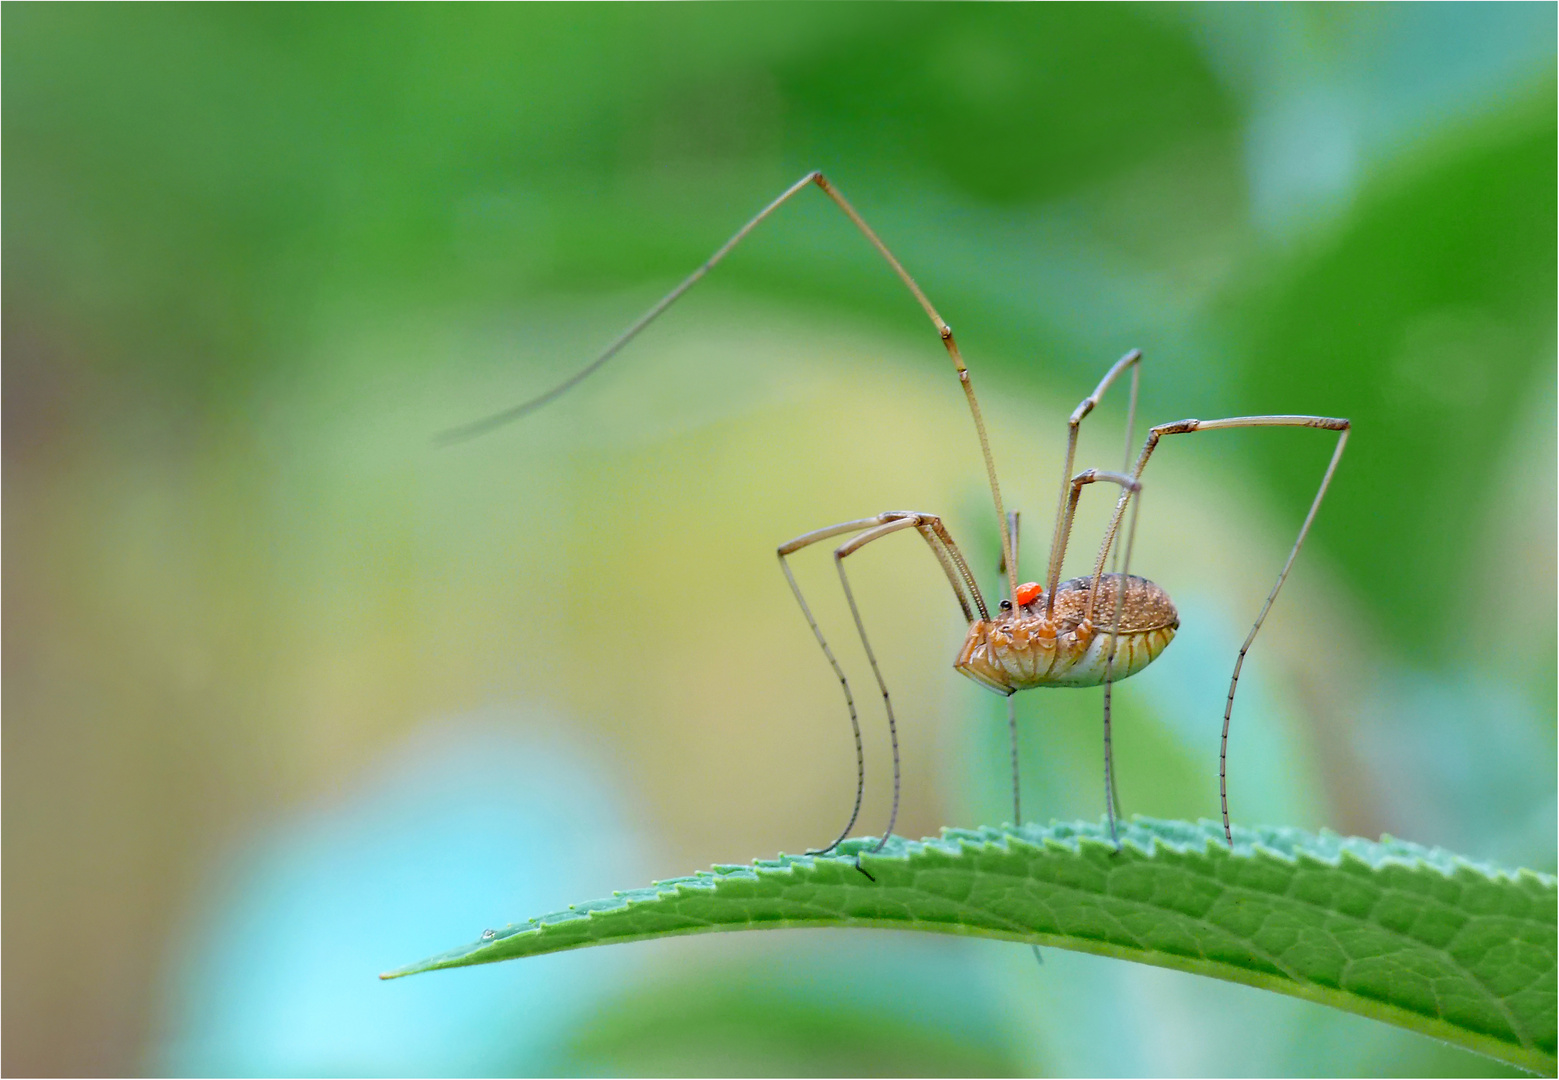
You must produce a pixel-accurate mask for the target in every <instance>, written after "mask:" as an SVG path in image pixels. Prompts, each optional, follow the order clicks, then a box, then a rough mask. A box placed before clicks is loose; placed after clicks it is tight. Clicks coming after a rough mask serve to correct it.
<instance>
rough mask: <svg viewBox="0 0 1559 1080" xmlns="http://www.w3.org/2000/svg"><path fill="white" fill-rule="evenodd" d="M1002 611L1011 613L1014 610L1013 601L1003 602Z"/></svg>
mask: <svg viewBox="0 0 1559 1080" xmlns="http://www.w3.org/2000/svg"><path fill="white" fill-rule="evenodd" d="M1001 609H1002V610H1003V611H1011V610H1012V601H1011V600H1003V601H1002V602H1001Z"/></svg>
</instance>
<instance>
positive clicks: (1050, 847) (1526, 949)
mask: <svg viewBox="0 0 1559 1080" xmlns="http://www.w3.org/2000/svg"><path fill="white" fill-rule="evenodd" d="M1234 835H1235V846H1234V848H1233V849H1232V850H1230V849H1229V848H1228V847H1227V846H1225V844H1224V842H1223V836H1222V830H1221V828H1220V827H1219V826H1217V825H1216V824H1213V823H1211V822H1201V823H1198V824H1191V823H1188V822H1171V821H1155V820H1152V819H1147V818H1137V819H1134V820H1133V821H1132V822H1131V823H1130V824H1128V825H1125V826H1124V827H1123V828H1122V830H1121V834H1120V836H1121V846H1120V848H1119V849H1117V848H1116V847H1115V846H1114V845H1113V844H1112V843H1111V842H1110V840H1109V838H1108V835H1107V833H1106V831H1105V830H1104V828H1103V827H1102V826H1100V825H1095V824H1087V823H1076V824H1052V825H1050V826H1048V827H1041V826H1035V825H1026V826H1022V827H1019V828H982V829H974V830H963V829H950V830H947V831H946V832H945V833H944V835H943V836H942V837H941V838H940V839H932V840H922V841H918V842H917V841H909V840H903V839H900V838H897V837H893V838H890V839H889V841H888V843H887V844H886V845H885V846H884V847H883V850H882V851H880V852H876V853H873V852H872V848H873V847H874V846H875V845H876V841H875V840H873V839H870V838H864V839H858V840H851V841H847V842H846V843H845V844H843V845H841V846H840V848H839V849H838V850H837V851H836V852H835V853H834V854H831V855H826V856H781V857H780V858H778V859H774V860H765V861H759V862H756V863H754V864H752V865H751V866H717V867H715V868H714V869H713V870H712V871H710V872H705V873H699V874H695V875H693V876H691V877H684V878H673V879H671V880H668V881H662V882H657V883H656V884H654V885H652V886H651V887H649V888H647V889H634V890H631V891H627V892H620V893H616V894H614V895H613V896H612V897H610V898H609V899H605V900H597V901H593V902H589V903H584V904H577V905H575V906H573V907H570V908H569V909H568V910H567V911H562V912H557V913H554V914H551V915H543V916H541V917H540V918H536V919H531V920H530V921H528V922H524V923H518V924H514V925H511V926H508V927H505V928H504V929H502V930H497V931H488V932H487V933H485V934H484V935H483V937H482V940H480V941H477V942H476V943H474V944H472V945H469V946H466V947H464V948H460V949H455V950H453V951H451V952H448V953H444V954H442V955H440V956H435V957H432V958H430V959H428V960H424V961H422V962H421V963H417V964H413V965H410V966H409V967H405V968H401V969H399V970H397V971H392V972H387V973H386V974H385V975H384V976H383V977H384V978H395V977H399V976H403V975H412V974H416V973H418V972H423V971H433V970H436V969H439V968H450V967H463V966H466V965H470V964H485V963H492V962H494V961H498V960H509V959H513V958H516V957H520V956H532V955H537V954H540V953H548V952H557V951H559V950H563V949H573V948H580V947H582V946H586V945H599V944H606V943H608V942H614V941H638V940H642V939H645V938H654V937H666V936H672V935H677V934H696V933H704V932H710V931H719V930H761V929H779V928H783V927H819V926H857V927H860V926H874V927H884V928H893V929H904V930H932V931H937V932H940V933H950V934H968V935H974V936H980V937H993V938H1005V939H1010V940H1013V941H1024V942H1032V943H1034V944H1038V945H1044V946H1048V947H1052V948H1062V949H1074V950H1077V951H1081V952H1091V953H1099V954H1102V955H1106V956H1115V957H1120V958H1122V959H1128V960H1135V961H1138V962H1139V963H1146V964H1156V965H1158V966H1160V967H1168V968H1175V969H1178V970H1182V971H1190V972H1195V973H1198V974H1203V975H1208V976H1212V977H1214V978H1221V979H1226V980H1230V981H1233V982H1240V983H1246V984H1248V985H1251V986H1259V987H1264V988H1266V989H1269V990H1275V991H1277V992H1279V993H1285V994H1291V995H1293V996H1295V997H1302V998H1307V999H1309V1000H1312V1001H1319V1002H1322V1003H1324V1004H1328V1005H1332V1006H1335V1007H1337V1008H1341V1009H1346V1010H1348V1011H1350V1012H1354V1013H1359V1014H1362V1015H1365V1016H1370V1017H1374V1018H1376V1019H1379V1020H1384V1021H1387V1022H1389V1023H1393V1024H1397V1025H1399V1026H1402V1027H1406V1028H1409V1029H1412V1030H1415V1031H1420V1032H1423V1033H1425V1034H1428V1035H1432V1036H1434V1037H1436V1038H1440V1039H1444V1040H1446V1041H1448V1042H1452V1043H1456V1044H1458V1045H1461V1046H1465V1047H1467V1048H1469V1049H1472V1050H1476V1051H1479V1052H1481V1053H1484V1054H1488V1055H1490V1056H1492V1057H1497V1058H1500V1059H1502V1060H1504V1061H1509V1062H1511V1063H1513V1064H1516V1065H1520V1066H1522V1067H1524V1068H1528V1069H1532V1070H1535V1071H1541V1072H1546V1073H1550V1074H1551V1073H1553V1072H1554V1069H1555V1043H1556V1038H1555V1027H1556V990H1559V986H1556V969H1555V939H1556V919H1559V916H1556V912H1559V893H1556V888H1555V880H1554V879H1553V878H1552V877H1548V876H1546V875H1542V874H1537V873H1534V872H1532V871H1528V870H1521V871H1516V872H1508V871H1500V870H1495V869H1493V868H1490V867H1487V866H1483V865H1480V864H1477V863H1473V862H1469V861H1467V860H1465V859H1461V858H1459V857H1457V856H1454V855H1451V854H1449V853H1447V852H1444V851H1441V850H1439V849H1431V848H1424V847H1419V846H1418V845H1415V844H1409V843H1405V842H1402V841H1398V840H1392V839H1389V838H1387V839H1384V840H1382V841H1380V842H1373V841H1368V840H1361V839H1357V838H1345V837H1339V836H1336V835H1334V834H1330V833H1322V834H1320V835H1313V834H1310V833H1305V832H1302V831H1300V830H1296V829H1281V828H1264V829H1240V828H1237V829H1236V830H1235V833H1234ZM857 857H858V858H859V861H860V867H861V869H862V870H865V871H867V872H868V873H869V874H870V875H871V877H870V878H868V877H867V876H866V874H864V873H861V872H860V871H858V870H857V869H856V860H857ZM873 879H875V880H873Z"/></svg>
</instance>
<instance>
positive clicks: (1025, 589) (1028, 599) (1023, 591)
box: [1015, 581, 1045, 607]
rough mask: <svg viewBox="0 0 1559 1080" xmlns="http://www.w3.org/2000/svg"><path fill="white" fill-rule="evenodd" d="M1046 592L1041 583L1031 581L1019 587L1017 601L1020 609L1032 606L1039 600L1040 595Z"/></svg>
mask: <svg viewBox="0 0 1559 1080" xmlns="http://www.w3.org/2000/svg"><path fill="white" fill-rule="evenodd" d="M1044 591H1045V590H1044V589H1042V588H1041V587H1040V585H1039V582H1037V581H1030V582H1027V583H1025V584H1023V585H1019V586H1018V595H1017V596H1016V598H1015V599H1016V600H1017V601H1018V606H1019V607H1024V606H1027V605H1028V604H1032V603H1033V602H1034V601H1035V600H1038V599H1039V594H1040V593H1042V592H1044Z"/></svg>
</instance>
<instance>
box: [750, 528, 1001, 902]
mask: <svg viewBox="0 0 1559 1080" xmlns="http://www.w3.org/2000/svg"><path fill="white" fill-rule="evenodd" d="M905 528H914V529H916V531H918V532H919V533H920V535H921V536H922V537H923V538H924V539H925V541H926V544H927V546H929V547H930V548H931V551H932V553H933V554H934V555H935V556H936V558H937V562H938V564H939V565H941V567H942V569H943V571H944V572H945V573H946V574H947V579H948V583H949V584H950V585H951V586H952V588H953V593H954V595H955V596H956V597H957V598H958V603H959V606H960V607H961V608H962V609H963V612H964V617H965V619H966V620H969V621H973V618H974V615H973V611H972V610H971V607H970V599H971V598H972V600H973V603H974V607H975V609H977V610H978V611H979V612H980V617H981V618H982V619H983V618H988V617H989V614H988V612H987V611H986V607H985V599H984V597H983V596H981V595H980V591H979V587H978V586H977V585H976V584H975V582H974V575H973V574H971V573H970V571H969V567H968V565H967V564H966V563H965V562H964V558H963V555H962V553H961V552H959V550H958V547H957V545H956V544H955V543H954V542H953V538H952V536H951V535H950V534H949V533H948V532H947V530H946V528H945V527H944V526H943V525H942V521H941V519H940V518H938V517H936V516H935V515H933V514H915V513H908V512H902V511H896V512H890V513H886V514H878V515H877V516H876V517H870V518H859V519H857V520H855V521H846V522H842V523H840V524H838V525H830V526H828V527H826V528H822V529H815V530H813V531H812V532H809V533H804V534H802V535H801V536H798V537H796V538H795V539H794V540H791V541H790V542H788V543H785V544H782V545H780V547H779V548H778V555H779V560H780V569H781V570H782V571H783V572H784V574H785V580H786V581H787V582H788V583H789V584H790V589H791V592H792V593H794V594H795V597H796V602H797V603H798V604H799V605H800V606H801V613H802V614H803V615H804V616H805V617H806V620H807V625H808V626H810V627H811V628H812V633H813V635H814V636H815V637H816V638H817V643H818V645H820V646H821V647H822V649H823V655H824V656H825V657H827V659H828V663H829V666H830V667H832V668H833V670H834V674H835V675H836V676H837V677H838V679H839V686H840V688H841V689H842V690H843V691H844V699H845V706H846V708H848V710H849V713H850V729H851V732H852V733H853V734H854V737H855V805H854V807H853V809H852V810H851V811H850V820H849V822H848V823H847V824H846V825H845V827H844V830H843V831H842V832H840V834H839V836H838V837H837V838H836V839H835V840H834V842H833V843H831V844H829V845H828V846H827V847H824V848H818V849H814V850H811V851H808V852H807V854H808V855H824V854H827V853H828V852H830V851H832V850H834V848H836V847H838V846H839V845H840V844H841V843H842V842H843V841H844V839H845V838H846V837H847V836H849V835H850V831H851V830H852V829H854V828H855V823H856V821H857V819H858V818H859V817H860V813H861V800H862V798H863V795H864V793H865V788H866V758H865V752H864V750H863V748H862V744H861V723H860V717H859V715H858V713H857V712H856V708H855V697H854V695H853V694H852V693H851V692H850V681H849V679H847V678H846V677H845V673H844V669H843V668H842V667H841V666H840V664H839V661H838V659H837V658H836V657H835V656H834V653H833V650H832V649H831V648H830V647H829V644H828V639H827V638H826V637H824V636H823V631H822V628H821V627H819V626H818V623H817V619H816V618H815V617H814V616H813V614H812V609H811V607H810V606H809V605H808V604H807V600H806V597H805V595H803V594H802V591H801V586H800V584H799V583H798V582H797V581H796V577H795V575H794V574H793V573H792V572H791V569H790V563H789V562H787V561H786V557H787V556H789V555H792V554H794V553H795V552H797V551H799V550H801V549H802V548H804V547H807V546H809V545H811V544H815V543H817V542H818V541H820V540H827V539H830V538H832V537H835V536H842V535H844V534H846V533H852V532H853V533H861V532H863V531H866V530H869V531H868V532H866V533H865V535H864V536H861V537H857V538H856V540H855V541H852V542H851V545H849V549H850V550H851V551H853V550H856V549H857V548H859V547H860V546H861V545H863V544H865V543H869V542H870V541H871V540H873V539H876V538H877V537H878V536H885V535H887V534H888V533H890V532H897V531H899V530H900V529H905ZM846 554H848V552H846ZM840 573H841V576H843V568H842V566H841V570H840ZM964 587H967V588H968V589H969V594H970V596H969V598H966V597H965V595H964ZM845 592H846V595H847V597H848V595H849V583H848V581H847V582H846V583H845ZM850 607H851V610H852V612H855V602H854V599H853V598H851V600H850ZM855 616H856V626H857V628H858V629H859V628H860V614H859V612H855ZM862 641H863V643H865V634H864V630H863V631H862ZM867 655H868V656H870V655H871V646H870V645H869V644H868V645H867ZM872 663H873V668H874V669H875V667H876V661H875V659H873V662H872ZM878 681H879V683H880V682H881V676H880V674H879V678H878ZM884 693H886V690H884ZM892 722H893V716H892V709H891V706H890V708H889V724H890V731H891V729H892ZM893 739H894V785H893V791H894V807H895V816H896V815H897V804H898V753H897V748H898V741H897V735H896V734H894V736H893ZM880 848H881V845H878V850H880ZM862 873H865V871H864V870H863V871H862ZM867 876H868V877H870V876H871V875H870V874H867Z"/></svg>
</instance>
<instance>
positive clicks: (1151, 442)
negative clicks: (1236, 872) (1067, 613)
mask: <svg viewBox="0 0 1559 1080" xmlns="http://www.w3.org/2000/svg"><path fill="white" fill-rule="evenodd" d="M1247 427H1304V428H1318V429H1320V430H1322V431H1335V432H1337V433H1338V434H1337V446H1336V449H1334V450H1333V451H1332V458H1331V460H1330V461H1329V462H1327V465H1326V472H1325V474H1324V475H1323V476H1322V477H1321V485H1320V487H1318V488H1317V489H1316V492H1315V498H1314V499H1313V500H1311V502H1310V510H1309V512H1308V513H1307V514H1305V520H1304V524H1302V525H1300V526H1299V535H1298V536H1297V537H1295V538H1294V546H1293V547H1292V548H1290V549H1289V552H1288V558H1287V559H1285V560H1284V562H1283V569H1282V570H1280V571H1278V576H1277V581H1275V582H1273V584H1272V591H1271V592H1269V593H1267V599H1266V601H1265V602H1264V603H1263V604H1262V605H1261V611H1260V612H1258V613H1257V615H1256V621H1255V623H1254V624H1253V625H1252V626H1251V628H1250V633H1249V634H1247V635H1245V642H1244V644H1242V645H1241V646H1240V652H1239V655H1238V656H1237V657H1236V658H1235V661H1234V674H1233V676H1232V677H1231V678H1230V679H1229V696H1228V698H1227V700H1226V701H1225V702H1224V707H1223V737H1222V740H1221V742H1220V743H1219V748H1218V800H1219V803H1220V804H1221V807H1222V811H1223V836H1224V839H1225V840H1226V841H1227V842H1228V844H1229V846H1230V847H1233V846H1234V833H1233V831H1232V829H1231V828H1230V826H1229V789H1228V752H1229V718H1230V717H1231V716H1232V715H1233V713H1234V692H1235V690H1236V688H1238V686H1239V683H1240V669H1241V668H1242V667H1244V665H1245V654H1246V653H1248V652H1249V651H1250V647H1251V644H1252V643H1253V642H1254V641H1255V640H1256V634H1257V632H1259V631H1260V630H1261V624H1262V623H1263V622H1265V621H1266V618H1267V612H1269V611H1271V610H1272V604H1273V601H1275V600H1276V599H1277V596H1278V591H1279V590H1280V589H1282V588H1283V582H1284V581H1286V580H1287V579H1288V572H1289V570H1291V569H1292V568H1293V565H1294V559H1295V558H1297V557H1298V555H1299V549H1300V547H1301V546H1302V545H1303V544H1304V542H1305V536H1306V535H1307V534H1308V533H1309V532H1310V525H1311V523H1313V522H1314V521H1315V515H1316V511H1318V510H1320V509H1321V500H1322V499H1323V498H1325V497H1326V489H1327V488H1328V487H1330V486H1331V483H1332V475H1333V474H1334V473H1336V471H1337V463H1338V462H1339V461H1340V460H1342V452H1343V448H1344V447H1345V446H1347V445H1348V432H1349V431H1350V430H1351V428H1352V425H1351V424H1350V423H1349V422H1348V421H1347V420H1343V419H1339V418H1337V417H1330V416H1231V417H1226V418H1224V419H1222V420H1177V421H1175V422H1174V423H1172V424H1160V425H1158V426H1157V427H1154V428H1151V429H1150V430H1149V431H1148V438H1147V441H1146V442H1145V443H1144V444H1143V446H1142V453H1141V454H1140V455H1138V457H1137V465H1136V468H1135V469H1133V470H1132V476H1133V477H1137V478H1140V477H1141V476H1142V470H1143V469H1144V468H1145V467H1146V466H1147V463H1148V458H1149V457H1151V456H1152V454H1153V449H1154V447H1156V446H1157V445H1158V442H1159V440H1160V439H1161V438H1163V437H1164V436H1165V435H1186V434H1190V433H1191V432H1193V431H1218V430H1221V429H1227V428H1247ZM1131 496H1132V492H1131V490H1130V489H1127V490H1124V491H1122V492H1121V497H1120V499H1119V501H1117V502H1116V504H1115V513H1114V515H1113V516H1112V517H1111V518H1110V524H1109V527H1108V528H1107V529H1106V530H1105V533H1104V542H1103V544H1102V545H1101V546H1100V548H1099V557H1098V559H1097V560H1095V562H1094V586H1095V588H1097V587H1098V584H1099V578H1100V576H1101V575H1102V574H1103V573H1104V562H1105V559H1106V557H1107V556H1108V554H1109V550H1110V545H1111V544H1112V543H1113V541H1114V539H1115V534H1116V531H1117V530H1118V529H1119V528H1120V522H1121V515H1122V514H1123V513H1124V512H1125V509H1126V504H1127V502H1129V501H1130V499H1131ZM1087 614H1089V615H1090V616H1091V615H1092V614H1093V609H1092V603H1091V602H1090V605H1089V611H1088V613H1087Z"/></svg>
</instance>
